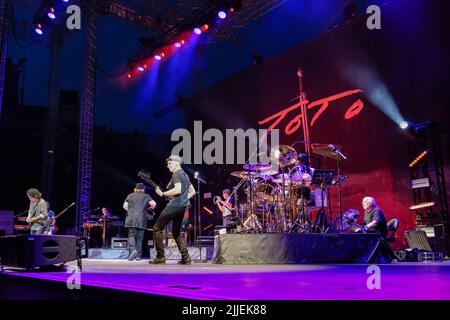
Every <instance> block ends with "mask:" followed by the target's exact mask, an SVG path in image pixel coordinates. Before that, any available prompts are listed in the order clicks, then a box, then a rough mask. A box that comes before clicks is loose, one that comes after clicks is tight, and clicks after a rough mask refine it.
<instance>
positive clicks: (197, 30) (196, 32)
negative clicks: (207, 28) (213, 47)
mask: <svg viewBox="0 0 450 320" xmlns="http://www.w3.org/2000/svg"><path fill="white" fill-rule="evenodd" d="M194 33H195V34H201V33H202V30H201V29H200V28H195V29H194Z"/></svg>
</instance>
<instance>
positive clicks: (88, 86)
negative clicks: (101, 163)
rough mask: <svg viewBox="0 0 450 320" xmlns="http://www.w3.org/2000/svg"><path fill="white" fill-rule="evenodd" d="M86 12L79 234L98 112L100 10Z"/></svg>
mask: <svg viewBox="0 0 450 320" xmlns="http://www.w3.org/2000/svg"><path fill="white" fill-rule="evenodd" d="M84 12H85V15H86V21H85V28H86V41H85V49H84V58H85V63H84V70H83V78H82V87H81V101H80V133H79V142H78V143H79V144H78V180H77V207H76V221H75V226H76V234H77V235H78V236H81V235H82V234H83V230H82V228H83V222H84V221H85V220H86V219H87V216H88V214H89V211H90V203H91V180H92V141H93V130H94V116H95V82H96V48H97V46H96V40H97V34H96V33H97V26H96V18H97V13H96V11H95V7H94V5H93V4H86V6H85V7H84Z"/></svg>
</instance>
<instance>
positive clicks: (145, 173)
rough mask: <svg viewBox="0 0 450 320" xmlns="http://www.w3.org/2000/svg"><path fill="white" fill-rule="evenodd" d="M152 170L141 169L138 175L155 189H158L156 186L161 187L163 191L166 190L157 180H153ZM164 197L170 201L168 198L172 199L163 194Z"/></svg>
mask: <svg viewBox="0 0 450 320" xmlns="http://www.w3.org/2000/svg"><path fill="white" fill-rule="evenodd" d="M150 175H151V174H150V172H149V171H146V170H142V169H141V170H140V171H139V172H138V177H139V178H141V179H142V180H144V181H145V182H147V183H148V184H149V185H151V186H152V187H153V188H154V189H155V190H156V188H159V189H160V190H161V191H162V192H164V189H163V188H161V187H160V186H159V185H158V184H157V183H156V182H155V181H153V180H152V179H151V178H150ZM163 198H164V199H165V200H166V201H168V200H170V197H167V196H163Z"/></svg>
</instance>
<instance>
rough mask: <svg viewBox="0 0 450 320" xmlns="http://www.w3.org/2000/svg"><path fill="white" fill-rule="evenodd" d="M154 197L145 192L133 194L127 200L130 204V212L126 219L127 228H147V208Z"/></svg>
mask: <svg viewBox="0 0 450 320" xmlns="http://www.w3.org/2000/svg"><path fill="white" fill-rule="evenodd" d="M152 200H153V199H152V197H150V195H148V194H147V193H145V192H133V193H130V194H129V195H128V196H127V199H126V200H125V201H126V202H128V212H127V217H126V219H125V225H124V226H125V227H126V228H142V229H145V228H147V208H148V203H149V202H150V201H152Z"/></svg>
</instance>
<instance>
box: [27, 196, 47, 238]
mask: <svg viewBox="0 0 450 320" xmlns="http://www.w3.org/2000/svg"><path fill="white" fill-rule="evenodd" d="M27 196H28V199H30V208H29V209H28V216H27V219H26V221H27V222H28V223H30V224H31V234H43V233H44V231H45V228H46V224H47V219H48V212H47V203H46V202H45V200H44V199H43V198H42V194H41V193H40V192H39V190H38V189H35V188H31V189H28V190H27Z"/></svg>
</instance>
